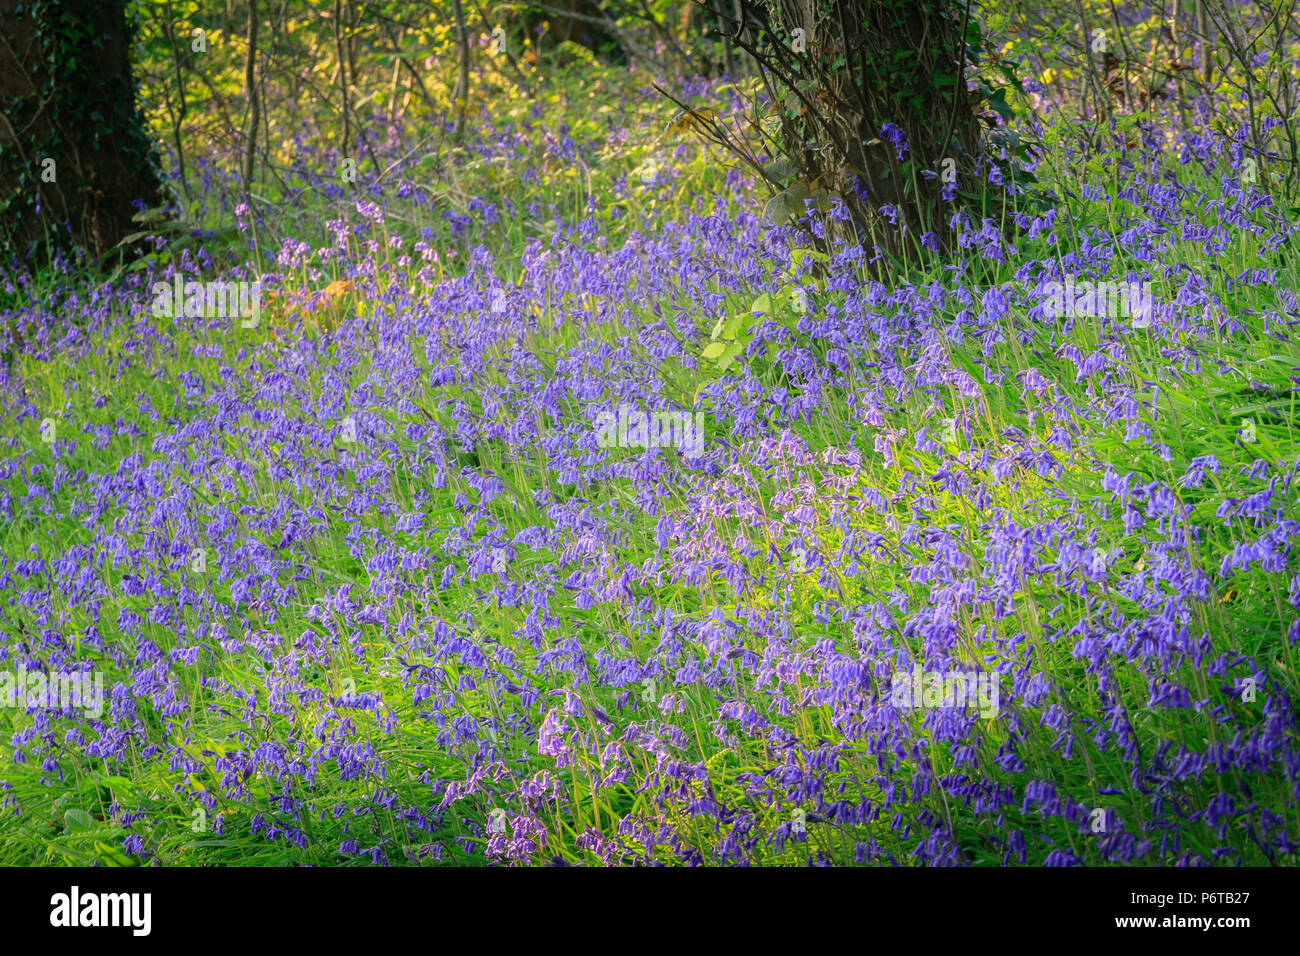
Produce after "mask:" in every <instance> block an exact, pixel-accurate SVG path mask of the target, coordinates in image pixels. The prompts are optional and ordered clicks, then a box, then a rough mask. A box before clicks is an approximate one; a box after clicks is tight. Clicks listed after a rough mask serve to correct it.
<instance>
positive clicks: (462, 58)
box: [451, 0, 469, 137]
mask: <svg viewBox="0 0 1300 956" xmlns="http://www.w3.org/2000/svg"><path fill="white" fill-rule="evenodd" d="M451 10H452V16H453V17H455V20H456V64H457V66H456V70H457V72H456V92H455V93H453V94H452V97H451V98H452V102H453V105H454V106H455V109H456V128H455V135H456V136H457V137H459V136H460V135H461V134H462V133H463V132H464V131H465V107H466V100H468V99H469V30H467V29H466V28H465V3H464V0H451Z"/></svg>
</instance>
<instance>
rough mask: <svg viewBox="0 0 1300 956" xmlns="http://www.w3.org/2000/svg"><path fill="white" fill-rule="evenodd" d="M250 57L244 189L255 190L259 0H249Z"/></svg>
mask: <svg viewBox="0 0 1300 956" xmlns="http://www.w3.org/2000/svg"><path fill="white" fill-rule="evenodd" d="M247 34H248V58H247V59H246V60H245V61H244V95H245V96H246V97H247V99H248V131H247V132H248V135H247V136H245V137H244V191H245V192H247V193H251V192H252V191H253V173H254V172H255V171H256V164H257V126H258V123H259V122H261V116H260V115H259V107H260V101H259V99H258V96H257V0H248V30H247Z"/></svg>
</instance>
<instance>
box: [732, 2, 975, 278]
mask: <svg viewBox="0 0 1300 956" xmlns="http://www.w3.org/2000/svg"><path fill="white" fill-rule="evenodd" d="M737 2H738V4H739V5H740V6H741V8H742V16H743V22H744V23H745V29H744V30H743V31H741V33H740V35H739V36H736V34H735V33H733V37H736V42H737V43H738V44H740V45H741V46H744V47H745V48H746V49H749V50H750V52H751V53H752V54H753V55H754V56H755V59H756V60H757V61H758V63H759V65H760V68H761V72H762V75H763V77H764V80H765V81H766V89H767V90H768V91H769V95H771V96H772V98H773V100H774V102H775V106H776V109H777V112H778V113H779V118H780V128H781V137H780V139H781V142H782V143H783V144H785V145H784V148H785V150H786V152H787V159H789V160H791V161H792V163H793V166H794V167H796V168H797V173H796V174H795V177H791V178H796V177H797V178H796V182H795V183H793V184H788V183H786V182H782V183H780V185H782V186H787V187H788V188H787V189H786V190H785V192H783V193H782V195H783V196H784V195H789V196H790V197H791V203H792V204H798V205H800V206H802V205H803V201H804V200H805V199H810V198H811V199H814V200H818V201H820V202H821V203H822V204H823V205H827V204H828V202H829V198H830V197H831V196H838V197H839V198H841V199H842V200H843V201H844V204H845V207H846V209H847V211H848V213H849V216H850V217H851V222H852V224H853V226H854V227H855V228H854V229H853V230H852V231H853V232H855V233H856V236H857V238H859V239H863V240H866V241H867V242H868V243H869V244H870V245H874V246H875V247H876V248H878V249H880V250H881V251H884V252H887V253H891V254H897V253H899V252H901V251H902V250H904V249H912V248H914V247H915V245H916V244H917V243H918V242H922V240H923V237H924V244H925V245H927V246H928V247H930V248H932V249H935V250H936V251H937V250H942V249H943V248H944V247H946V245H947V244H948V241H949V238H950V235H949V233H950V231H951V226H950V223H949V220H950V218H951V214H952V212H953V209H954V203H956V202H963V201H972V198H971V197H977V196H979V195H982V194H985V193H987V192H988V191H989V190H988V186H987V181H986V180H985V179H984V178H982V173H981V172H979V171H977V166H978V165H979V161H980V156H981V130H980V127H979V121H978V118H977V117H976V115H975V113H974V111H973V110H972V106H973V103H972V101H971V99H970V95H969V93H968V91H967V88H966V79H965V75H964V70H963V67H964V64H965V59H966V41H967V37H968V34H969V32H970V31H972V30H975V29H977V27H975V25H974V23H973V20H972V14H971V13H970V10H969V7H968V6H967V5H966V4H964V3H962V2H959V0H830V2H826V0H765V2H762V0H737ZM755 21H757V22H758V23H759V25H760V26H761V28H762V29H761V32H762V33H763V34H765V35H767V36H768V37H770V40H769V42H768V43H767V44H765V45H764V46H762V47H755V46H754V45H753V41H752V40H750V39H749V37H752V36H753V35H754V32H755V31H753V30H751V29H750V24H752V23H754V22H755ZM796 31H800V32H798V33H796ZM934 176H937V177H938V178H937V179H936V178H933V177H934ZM945 186H947V187H948V189H947V195H946V196H945V195H944V187H945ZM994 191H995V192H996V190H994ZM959 193H960V195H961V196H962V197H965V199H960V200H959V199H958V194H959ZM797 211H798V212H800V213H802V211H803V210H802V209H799V210H797Z"/></svg>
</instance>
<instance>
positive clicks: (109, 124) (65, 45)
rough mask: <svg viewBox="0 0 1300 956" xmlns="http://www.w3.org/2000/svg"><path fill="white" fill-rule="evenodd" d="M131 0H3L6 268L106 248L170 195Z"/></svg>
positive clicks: (1, 224) (0, 224)
mask: <svg viewBox="0 0 1300 956" xmlns="http://www.w3.org/2000/svg"><path fill="white" fill-rule="evenodd" d="M131 39H132V30H131V27H130V24H129V23H128V21H127V16H126V0H60V2H51V3H43V4H33V3H30V2H26V0H0V267H4V266H7V265H8V264H9V261H10V260H11V258H13V257H17V258H18V259H19V260H20V261H22V262H23V263H24V264H25V265H28V266H31V265H38V264H39V263H40V262H42V261H44V260H45V258H46V256H47V255H48V254H49V253H51V252H52V251H54V250H56V249H68V248H73V247H75V248H80V249H84V250H86V251H88V252H90V253H91V254H93V255H94V256H95V257H96V258H99V257H102V256H103V255H104V254H105V253H107V252H109V251H110V250H111V249H113V248H114V247H115V246H117V245H118V243H119V242H120V241H121V240H122V239H123V237H125V236H126V235H127V234H129V233H131V232H133V231H136V230H137V229H138V228H139V227H138V226H137V225H136V224H135V223H134V222H132V218H131V217H132V216H133V215H134V214H135V212H136V209H135V208H133V203H136V202H141V203H143V204H144V205H145V206H156V205H157V204H158V203H159V202H160V201H161V196H162V190H161V187H160V184H159V178H158V170H157V166H156V158H155V156H154V153H153V146H152V144H151V143H150V140H149V137H148V135H147V133H146V131H145V126H144V120H143V117H142V116H141V114H140V111H139V109H138V107H137V104H136V95H135V94H136V88H135V80H134V78H133V77H132V73H131V59H130V51H131Z"/></svg>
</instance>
